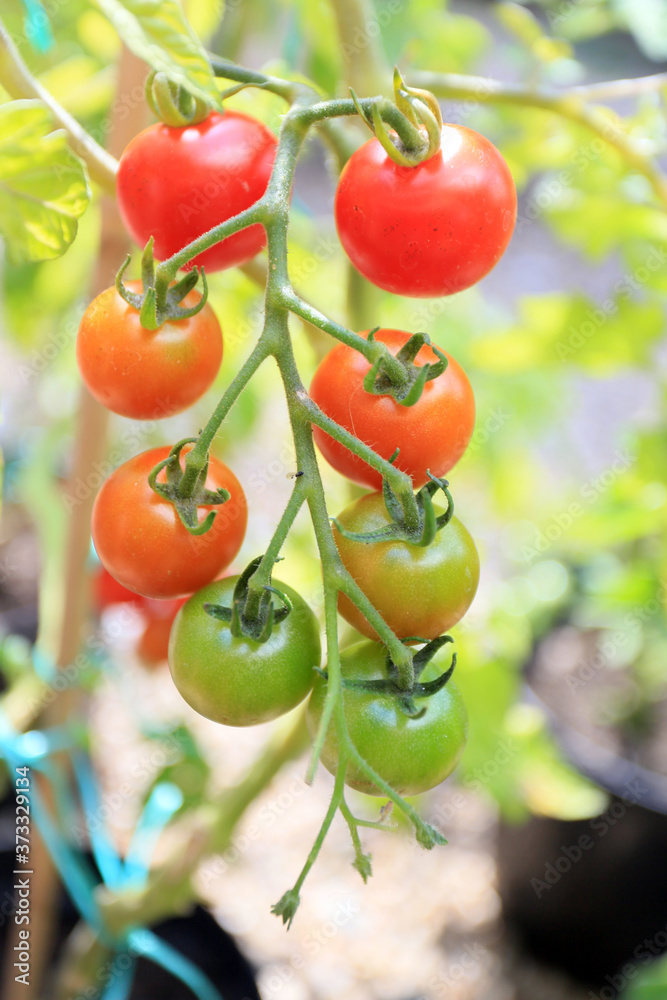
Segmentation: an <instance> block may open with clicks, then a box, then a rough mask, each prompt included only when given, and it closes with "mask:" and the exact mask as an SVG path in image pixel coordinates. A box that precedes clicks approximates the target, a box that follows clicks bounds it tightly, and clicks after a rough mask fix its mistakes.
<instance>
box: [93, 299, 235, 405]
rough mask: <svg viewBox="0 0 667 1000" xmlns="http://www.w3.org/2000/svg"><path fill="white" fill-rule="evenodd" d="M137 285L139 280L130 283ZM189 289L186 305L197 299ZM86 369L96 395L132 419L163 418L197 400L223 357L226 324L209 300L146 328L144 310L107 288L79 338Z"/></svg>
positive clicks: (210, 382)
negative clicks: (174, 318) (197, 308)
mask: <svg viewBox="0 0 667 1000" xmlns="http://www.w3.org/2000/svg"><path fill="white" fill-rule="evenodd" d="M127 287H128V288H129V290H130V291H135V292H136V291H140V290H141V283H140V282H138V281H130V282H128V283H127ZM200 299H201V296H200V295H199V293H198V292H194V291H193V292H190V293H189V294H188V295H187V296H186V297H185V299H184V300H183V302H182V303H181V305H182V306H183V307H184V308H191V307H192V306H194V305H196V304H197V302H198V301H200ZM76 360H77V364H78V366H79V371H80V373H81V377H82V379H83V381H84V382H85V384H86V386H87V387H88V389H89V391H90V392H91V393H92V395H93V396H94V397H95V399H97V401H98V402H100V403H101V404H102V406H105V407H106V408H107V410H111V411H112V412H113V413H119V414H120V415H121V416H123V417H131V418H133V419H134V420H160V419H162V418H164V417H171V416H173V415H174V414H175V413H180V412H181V411H182V410H185V409H187V407H188V406H192V404H193V403H194V402H196V401H197V400H198V399H199V398H200V396H202V395H203V394H204V393H205V392H206V390H207V389H208V388H209V387H210V386H211V385H212V383H213V381H214V379H215V376H216V375H217V374H218V370H219V368H220V363H221V361H222V331H221V329H220V324H219V323H218V320H217V318H216V315H215V313H214V312H213V310H212V309H211V307H210V305H209V304H208V303H206V304H205V305H204V307H203V309H202V310H201V311H200V312H198V313H197V314H196V315H195V316H191V317H189V319H182V320H177V321H174V322H167V323H163V324H162V326H160V327H158V329H157V330H146V329H144V327H143V326H142V325H141V323H140V321H139V313H138V311H137V310H136V309H133V308H132V306H129V305H128V304H127V303H126V302H124V301H123V299H122V298H121V297H120V295H119V294H118V292H117V291H116V289H115V288H107V289H106V291H104V292H102V293H101V295H98V296H97V298H96V299H93V301H92V302H91V303H90V305H89V306H88V308H87V309H86V311H85V313H84V315H83V318H82V320H81V324H80V326H79V333H78V336H77V340H76Z"/></svg>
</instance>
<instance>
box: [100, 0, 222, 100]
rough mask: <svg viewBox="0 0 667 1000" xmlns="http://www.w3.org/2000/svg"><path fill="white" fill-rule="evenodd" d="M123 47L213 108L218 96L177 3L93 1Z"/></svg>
mask: <svg viewBox="0 0 667 1000" xmlns="http://www.w3.org/2000/svg"><path fill="white" fill-rule="evenodd" d="M94 2H95V4H96V6H97V7H99V9H100V10H101V11H102V13H103V14H106V16H107V17H108V18H109V20H110V21H111V23H112V24H113V26H114V28H115V29H116V31H117V32H118V34H119V35H120V37H121V38H122V39H123V41H124V42H125V44H126V45H127V47H128V48H129V49H131V50H132V52H134V53H135V55H137V56H139V58H140V59H143V60H144V61H145V62H147V63H148V65H149V66H150V67H151V68H152V69H154V70H159V71H161V72H163V73H166V75H167V76H168V77H169V79H170V80H173V82H174V83H176V84H180V85H181V86H182V87H184V88H185V89H186V90H188V91H189V92H190V93H191V94H192V95H193V96H195V97H200V98H201V99H202V100H203V101H207V102H208V103H209V104H211V105H213V106H214V107H220V105H221V102H220V94H219V91H218V89H217V87H216V85H215V78H214V76H213V72H212V70H211V67H210V65H209V62H208V59H207V58H206V52H205V51H204V47H203V46H202V44H201V42H200V41H199V39H198V38H197V35H196V34H195V33H194V31H193V30H192V27H191V26H190V25H189V24H188V22H187V20H186V18H185V15H184V14H183V11H182V10H181V8H180V7H179V5H178V4H177V3H176V0H94Z"/></svg>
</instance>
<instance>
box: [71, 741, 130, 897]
mask: <svg viewBox="0 0 667 1000" xmlns="http://www.w3.org/2000/svg"><path fill="white" fill-rule="evenodd" d="M72 764H73V765H74V774H75V775H76V779H77V782H78V785H79V792H80V795H81V802H82V805H83V811H84V816H85V820H86V827H87V829H88V836H89V837H90V846H91V849H92V852H93V857H94V858H95V862H96V864H97V867H98V868H99V871H100V875H101V876H102V878H103V879H104V881H105V882H106V884H107V885H108V886H110V887H111V888H113V889H117V888H120V886H121V885H122V884H123V881H124V872H123V864H122V862H121V860H120V858H119V856H118V853H117V851H116V850H115V848H114V846H113V843H112V841H111V838H110V837H109V835H108V833H107V829H106V826H105V824H104V823H101V822H100V823H93V822H91V819H92V818H94V817H95V816H97V815H98V813H99V809H100V797H99V795H98V792H97V782H96V780H95V774H94V772H93V768H92V766H91V763H90V758H89V757H88V755H87V754H85V753H82V752H80V753H75V754H72Z"/></svg>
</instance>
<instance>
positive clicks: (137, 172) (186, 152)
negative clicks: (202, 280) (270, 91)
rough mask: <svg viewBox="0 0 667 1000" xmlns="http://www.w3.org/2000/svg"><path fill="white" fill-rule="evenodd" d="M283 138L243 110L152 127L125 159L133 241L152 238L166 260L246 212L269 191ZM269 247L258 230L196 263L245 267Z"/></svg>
mask: <svg viewBox="0 0 667 1000" xmlns="http://www.w3.org/2000/svg"><path fill="white" fill-rule="evenodd" d="M277 142H278V141H277V139H276V137H275V136H274V134H273V132H271V131H270V130H269V129H268V128H267V127H266V126H265V125H263V124H262V123H261V122H259V121H257V120H256V119H255V118H251V117H250V116H249V115H244V114H241V113H240V112H238V111H225V113H224V115H223V114H219V113H218V112H217V111H212V112H211V114H210V115H209V116H208V118H206V119H205V121H203V122H200V124H199V125H188V126H186V127H185V128H174V127H173V126H171V125H163V124H161V123H158V124H157V125H151V126H150V127H149V128H147V129H144V131H143V132H140V133H139V135H137V136H135V138H134V139H133V140H132V142H131V143H130V144H129V146H128V147H127V149H126V150H125V152H124V153H123V155H122V156H121V158H120V165H119V168H118V175H117V181H116V189H117V194H118V206H119V208H120V213H121V216H122V218H123V221H124V223H125V225H126V226H127V229H128V230H129V232H130V234H131V236H132V238H133V239H134V240H135V241H136V242H137V243H138V244H139V246H144V245H145V244H146V243H147V242H148V240H149V238H150V237H151V236H152V237H153V238H154V240H155V245H154V252H155V256H156V257H157V258H158V259H159V260H164V259H165V258H167V257H171V256H172V254H175V253H176V252H177V251H178V250H181V249H182V248H183V247H184V246H186V245H187V244H188V243H191V242H192V240H194V239H196V238H197V237H198V236H201V235H202V234H203V233H205V232H208V230H209V229H211V228H212V227H213V226H217V225H218V224H219V223H221V222H224V221H225V220H226V219H229V218H231V217H232V216H233V215H236V214H237V213H238V212H241V211H243V210H244V209H246V208H250V206H251V205H253V204H254V203H255V202H256V201H257V200H258V199H259V198H261V197H262V195H263V194H264V192H265V191H266V188H267V185H268V183H269V177H270V176H271V169H272V167H273V160H274V158H275V153H276V146H277ZM265 245H266V234H265V232H264V227H263V226H261V225H259V224H256V225H254V226H250V227H249V228H248V229H244V230H242V231H241V232H239V233H235V234H234V235H233V236H229V237H228V238H227V239H226V240H223V242H222V243H218V244H216V246H214V247H211V248H210V249H209V250H206V251H205V252H204V253H201V254H199V256H198V257H195V258H194V260H192V261H190V263H189V264H188V267H193V266H194V265H200V266H201V265H203V266H204V267H205V268H206V270H207V271H221V270H222V269H223V268H226V267H237V266H238V265H239V264H244V263H245V262H246V261H248V260H251V258H252V257H254V256H255V254H256V253H258V252H259V251H260V250H261V249H262V247H264V246H265Z"/></svg>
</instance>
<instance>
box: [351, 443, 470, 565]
mask: <svg viewBox="0 0 667 1000" xmlns="http://www.w3.org/2000/svg"><path fill="white" fill-rule="evenodd" d="M397 454H398V452H397V451H396V452H394V455H393V456H392V458H391V459H390V461H392V462H393V461H394V460H395V458H396V455H397ZM426 474H427V476H428V477H429V482H428V483H426V484H425V485H424V486H422V488H421V489H420V490H418V491H417V493H416V494H415V500H416V502H417V509H418V511H419V523H418V524H417V525H416V527H415V528H414V529H412V528H410V527H409V526H408V524H407V523H406V521H405V516H404V513H403V507H402V506H401V503H400V501H399V499H398V497H397V496H396V494H395V493H394V491H393V489H392V488H391V486H390V485H389V481H388V480H387V479H384V480H383V481H382V495H383V497H384V502H385V506H386V508H387V513H388V514H389V516H390V518H391V524H387V525H386V526H385V527H384V528H378V529H377V531H348V530H347V528H344V527H343V526H342V525H341V524H340V522H339V521H338V520H337V518H334V519H333V524H334V526H335V528H336V530H337V531H338V532H339V533H340V534H341V535H342V536H343V538H348V539H349V540H350V541H352V542H364V543H365V544H368V545H372V544H374V543H375V542H395V541H399V542H408V543H409V544H410V545H419V546H421V547H425V546H427V545H430V544H431V542H432V541H433V539H434V538H435V536H436V535H437V533H438V532H439V531H441V530H442V529H443V528H444V527H445V525H447V524H448V523H449V522H450V521H451V519H452V517H453V516H454V500H453V498H452V495H451V493H450V491H449V483H448V482H447V480H446V479H439V478H438V477H437V476H432V475H431V473H430V472H428V471H427V473H426ZM437 490H442V492H443V493H444V494H445V496H446V497H447V510H446V511H444V513H442V514H438V515H436V513H435V508H434V506H433V500H432V497H433V495H434V493H435V492H436V491H437Z"/></svg>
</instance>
